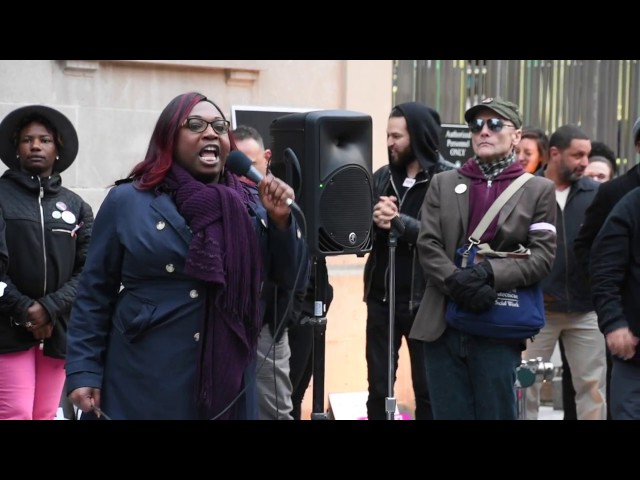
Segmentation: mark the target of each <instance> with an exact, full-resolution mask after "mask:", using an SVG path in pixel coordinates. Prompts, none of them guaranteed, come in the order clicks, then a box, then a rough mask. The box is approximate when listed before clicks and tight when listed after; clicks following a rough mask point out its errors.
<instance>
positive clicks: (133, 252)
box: [0, 92, 640, 420]
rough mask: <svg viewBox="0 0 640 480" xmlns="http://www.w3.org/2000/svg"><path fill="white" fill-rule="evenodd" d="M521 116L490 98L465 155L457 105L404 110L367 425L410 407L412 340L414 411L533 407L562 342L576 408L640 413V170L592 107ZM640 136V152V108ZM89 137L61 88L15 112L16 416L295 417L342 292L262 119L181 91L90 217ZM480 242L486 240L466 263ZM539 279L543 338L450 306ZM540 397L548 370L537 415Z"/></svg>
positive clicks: (384, 227) (475, 307)
mask: <svg viewBox="0 0 640 480" xmlns="http://www.w3.org/2000/svg"><path fill="white" fill-rule="evenodd" d="M522 119H523V116H522V113H521V111H520V109H519V107H518V105H516V104H515V103H512V102H511V101H509V100H507V99H503V98H499V97H495V98H487V99H484V100H483V101H481V102H479V103H477V104H475V105H472V106H471V107H470V108H468V109H467V110H466V111H465V113H464V120H465V122H466V123H467V125H468V127H469V130H470V133H471V145H472V148H473V156H472V157H471V158H469V159H468V160H467V161H466V162H465V163H464V164H463V165H461V166H460V167H456V165H454V164H452V163H450V162H448V161H447V160H445V159H444V158H443V156H442V155H441V153H440V146H439V139H440V136H441V119H440V114H439V112H437V111H436V110H435V109H434V108H432V107H430V106H427V105H424V104H422V103H420V102H405V103H400V104H398V105H395V106H394V107H393V108H392V109H391V111H390V113H389V116H388V119H387V129H386V136H387V149H388V162H387V163H386V164H385V165H383V166H382V167H380V168H378V169H376V170H375V172H372V189H373V198H374V202H373V204H372V205H371V238H372V244H371V245H372V246H371V250H370V252H368V256H367V260H366V264H365V266H364V272H363V273H364V275H363V287H364V288H363V290H364V295H363V297H362V299H363V301H364V302H365V303H366V312H367V315H366V331H365V332H364V343H365V357H366V366H367V382H368V397H367V401H366V410H367V418H368V419H369V420H385V419H389V418H393V413H394V412H393V411H391V410H390V407H394V405H392V404H390V403H389V400H390V399H389V393H390V392H392V391H393V388H394V383H395V373H396V372H397V369H398V362H399V352H400V347H401V345H402V342H403V341H404V342H406V345H407V347H408V353H409V360H410V367H411V380H412V388H413V394H414V397H415V419H416V420H432V419H436V420H440V419H464V420H475V419H477V420H487V419H494V420H495V419H502V420H515V419H517V418H521V416H520V415H519V412H518V408H519V405H518V402H517V392H516V386H515V385H516V375H517V369H518V368H519V367H520V365H521V362H522V361H523V359H525V360H526V359H537V358H542V359H543V360H544V361H549V360H550V359H551V356H552V354H553V352H554V350H555V348H556V346H558V347H559V348H560V351H561V354H562V362H563V364H562V374H563V405H564V408H565V419H593V420H604V419H640V400H638V399H640V396H636V395H635V393H636V391H638V392H639V393H640V350H638V348H637V347H638V343H639V341H640V340H639V339H640V321H638V318H639V317H638V314H639V312H640V301H639V300H638V296H637V291H638V288H640V274H639V272H638V265H639V264H640V250H639V249H638V247H637V245H640V218H639V217H638V215H639V214H638V212H640V189H638V188H636V187H638V186H640V173H639V172H640V170H638V166H637V165H636V166H635V167H633V168H632V169H630V170H629V171H628V172H626V173H625V174H624V175H620V176H616V172H617V159H616V155H615V153H614V152H613V151H612V150H611V148H610V147H609V146H607V145H605V144H604V143H602V142H598V141H595V140H594V139H592V138H591V136H590V135H589V134H588V133H587V132H585V131H584V130H582V129H581V128H580V127H579V126H577V125H570V124H567V125H562V126H560V127H558V128H557V129H555V131H553V132H551V134H550V135H548V134H547V133H546V132H545V131H544V130H543V129H542V128H540V127H539V126H525V125H523V120H522ZM632 136H633V141H634V144H635V146H636V150H637V151H638V153H640V119H638V121H636V122H635V124H634V125H633V127H632ZM78 148H79V138H78V134H77V132H76V129H75V127H74V125H73V124H72V122H71V121H70V120H69V119H68V118H67V117H66V116H65V115H63V114H62V113H61V112H59V111H58V110H55V109H53V108H51V107H47V106H43V105H28V106H25V107H21V108H18V109H15V110H14V111H12V112H10V113H9V114H8V115H7V116H6V117H5V118H4V119H3V120H2V121H1V122H0V158H1V159H2V162H3V163H4V164H5V165H6V166H7V167H8V169H7V170H6V171H5V173H4V174H3V175H2V177H1V178H0V280H1V283H0V320H2V321H1V322H0V419H25V420H28V419H34V420H37V419H53V418H55V417H56V415H57V412H58V408H59V406H60V404H61V401H62V402H63V403H64V402H65V401H68V402H70V404H72V405H73V407H72V408H71V412H72V417H73V418H82V419H180V420H192V419H193V420H195V419H261V420H300V419H301V418H302V414H301V413H302V402H303V398H304V395H305V392H306V391H307V390H308V387H309V385H310V382H311V380H312V377H313V374H314V361H313V360H314V359H313V348H314V345H313V343H314V335H315V334H316V333H317V332H316V330H315V328H316V326H317V320H318V318H319V317H323V316H326V313H327V311H328V309H329V306H330V305H331V302H332V298H333V289H332V286H331V283H330V278H329V273H328V271H327V267H326V262H325V261H324V259H323V258H318V257H316V256H314V255H312V254H311V253H310V251H309V248H308V246H307V244H306V241H305V239H304V237H303V235H302V234H301V228H300V226H299V224H300V219H299V218H297V217H296V212H295V211H294V210H292V207H291V205H292V201H293V200H295V192H294V190H293V188H292V187H291V186H290V185H288V184H287V183H286V182H285V181H284V180H283V179H280V178H278V177H276V176H274V175H273V174H272V173H271V172H270V168H269V165H270V158H271V151H270V149H269V148H268V146H266V145H265V142H264V139H263V138H262V136H261V134H260V133H259V132H258V131H257V130H256V128H254V127H253V126H251V125H238V126H236V127H235V129H231V123H230V121H229V120H228V119H227V118H226V116H225V114H224V112H223V110H222V109H221V108H220V107H219V106H218V105H217V104H216V103H215V102H214V101H213V100H211V99H210V98H207V97H206V96H205V95H203V94H201V93H199V92H186V93H183V94H180V95H178V96H176V97H175V98H173V99H172V100H171V101H170V102H169V103H168V104H167V105H166V106H165V107H164V109H163V110H162V112H161V113H160V115H159V117H158V119H157V122H156V124H155V127H154V129H153V132H152V134H151V137H150V139H149V143H148V147H147V151H146V154H145V155H144V157H142V158H141V159H140V161H139V163H137V164H135V165H133V166H132V167H131V169H130V173H129V174H128V175H127V176H126V177H124V178H119V179H112V185H111V186H110V188H109V189H108V192H107V195H106V198H105V199H104V201H103V202H102V204H101V206H100V209H99V211H98V212H97V214H96V215H95V218H94V214H93V211H92V208H91V207H90V206H89V204H88V203H87V202H86V201H85V200H84V199H83V198H82V197H81V196H79V195H78V194H76V193H74V192H72V191H71V190H69V189H67V188H65V187H63V186H62V177H61V174H62V172H64V171H65V170H66V169H67V168H68V167H69V166H71V164H72V163H73V162H74V160H75V159H76V156H77V153H78ZM232 152H238V153H232ZM232 155H236V158H238V157H237V155H241V156H242V157H241V158H246V160H247V162H248V163H249V164H250V165H252V167H253V169H255V171H257V172H259V176H258V177H256V176H255V175H249V174H247V175H245V174H244V173H246V172H244V171H243V172H238V171H237V169H236V168H232V165H230V164H229V162H228V159H229V158H231V156H232ZM512 184H513V185H512ZM500 200H502V202H500ZM477 231H481V232H482V233H480V234H479V235H478V237H479V238H474V236H473V233H474V232H477ZM468 242H471V244H469V245H468V247H467V249H466V254H468V253H469V251H471V247H473V246H479V247H482V248H483V249H484V250H481V251H482V252H484V254H481V255H480V256H479V260H477V261H476V262H475V263H473V262H472V264H470V265H468V266H467V265H460V263H459V258H460V257H459V252H460V247H462V246H464V245H466V244H467V243H468ZM392 252H393V255H391V253H392ZM465 258H466V257H465ZM391 259H393V260H394V261H395V264H393V265H390V260H391ZM391 267H393V268H391ZM391 275H393V278H391ZM390 285H391V286H393V291H390ZM528 287H536V288H538V287H539V289H540V290H541V292H542V294H541V296H540V298H539V300H538V301H539V307H540V308H541V309H543V311H544V316H545V324H544V326H543V327H542V328H541V329H540V330H539V332H538V333H536V334H535V336H517V335H515V336H514V335H511V336H509V337H508V338H507V337H505V338H503V337H501V336H496V335H495V334H493V333H491V332H489V331H488V330H487V331H486V332H484V331H479V332H478V331H473V332H470V331H467V330H465V329H463V328H461V327H459V326H456V325H455V324H454V323H452V321H451V318H450V315H451V314H450V309H449V308H448V307H449V306H451V305H453V304H455V305H456V306H458V307H459V308H460V309H462V310H463V311H467V312H470V313H473V314H477V315H484V316H488V317H489V318H491V317H492V316H493V317H495V316H497V315H498V314H497V313H494V312H495V311H496V310H494V309H495V307H496V305H498V302H499V300H498V299H499V298H500V295H501V294H503V293H505V292H508V293H510V294H511V295H514V294H515V292H518V291H519V290H521V289H525V288H528ZM318 292H322V298H318ZM391 301H393V302H394V303H393V304H391ZM318 305H321V308H320V312H319V309H318ZM390 316H391V317H392V318H393V320H394V324H393V325H394V328H393V330H392V331H390V321H391V319H390ZM390 362H393V364H391V365H390ZM539 404H540V384H539V383H536V384H534V385H533V386H532V387H531V388H528V389H527V390H526V402H525V408H526V415H525V416H526V418H528V419H535V418H537V415H538V409H539ZM74 409H75V410H74ZM76 412H77V413H76Z"/></svg>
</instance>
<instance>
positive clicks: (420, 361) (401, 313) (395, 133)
mask: <svg viewBox="0 0 640 480" xmlns="http://www.w3.org/2000/svg"><path fill="white" fill-rule="evenodd" d="M439 136H440V115H439V114H438V113H437V112H436V111H435V110H433V109H432V108H429V107H427V106H426V105H422V104H420V103H417V102H408V103H402V104H400V105H397V106H395V107H394V108H393V109H392V110H391V114H390V115H389V120H388V125H387V148H388V151H389V164H388V165H384V166H382V167H381V168H379V169H378V170H377V171H376V172H375V173H374V175H373V188H374V198H377V199H378V200H377V203H376V205H375V206H374V209H373V224H374V225H373V248H372V250H371V253H370V254H369V257H368V258H367V262H366V265H365V272H364V301H365V302H366V303H367V331H366V357H367V379H368V382H369V396H368V399H367V417H368V419H369V420H384V419H386V418H387V417H388V414H389V413H392V412H386V407H385V397H387V394H388V393H389V296H390V293H391V292H389V278H388V276H389V233H390V230H391V228H392V221H393V222H397V221H398V220H399V221H400V222H401V223H402V225H403V226H404V231H403V232H400V231H395V230H396V229H395V228H394V234H395V236H396V237H397V246H396V249H395V287H396V288H395V292H394V293H395V316H394V331H393V348H394V365H393V367H394V372H396V371H397V368H398V357H399V350H400V345H401V342H402V338H403V337H404V338H405V339H406V341H407V346H408V349H409V357H410V360H411V379H412V383H413V391H414V394H415V407H416V408H415V418H416V420H429V419H432V418H433V415H432V413H431V403H430V400H429V390H428V388H427V376H426V370H425V361H424V352H423V350H422V345H421V344H420V342H416V341H415V340H411V339H409V338H408V335H409V331H410V330H411V326H412V325H413V319H414V317H415V314H416V311H417V308H418V305H419V304H420V299H421V298H422V294H423V292H424V288H425V280H424V273H423V272H422V268H421V267H420V264H419V263H418V258H417V251H416V248H415V245H416V240H417V238H418V231H419V229H420V220H419V213H420V206H421V205H422V201H423V199H424V196H425V194H426V193H427V187H428V186H429V182H430V180H431V178H432V177H433V175H435V174H436V173H438V172H440V171H443V170H449V169H452V168H455V166H454V165H453V164H451V163H449V162H447V161H446V160H445V159H444V158H442V157H441V156H440V154H439V153H438V141H439ZM395 217H398V220H394V218H395ZM394 378H395V373H394Z"/></svg>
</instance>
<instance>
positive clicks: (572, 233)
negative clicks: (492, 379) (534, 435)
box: [526, 125, 606, 420]
mask: <svg viewBox="0 0 640 480" xmlns="http://www.w3.org/2000/svg"><path fill="white" fill-rule="evenodd" d="M590 151H591V140H590V138H589V136H588V135H587V134H586V133H585V132H584V131H583V130H582V129H580V128H579V127H577V126H575V125H564V126H562V127H560V128H558V129H557V130H556V131H555V132H554V133H553V134H552V135H551V138H550V139H549V163H548V164H547V166H546V168H545V169H544V171H543V172H542V173H541V174H542V175H543V176H545V177H546V178H548V179H550V180H552V181H553V182H554V183H555V189H556V211H557V215H556V228H557V232H558V237H557V238H558V244H557V250H556V256H555V259H554V262H553V267H552V270H551V273H550V274H549V276H548V277H546V278H545V279H544V280H543V281H542V286H543V289H544V294H545V298H544V300H545V314H546V324H545V326H544V328H543V329H542V330H541V331H540V333H539V334H538V335H537V336H536V337H535V341H529V342H528V344H527V351H526V356H527V357H528V358H530V359H531V358H537V357H542V359H543V360H544V361H549V360H550V359H551V355H552V354H553V350H554V348H555V346H556V343H557V341H558V339H560V338H561V339H562V341H563V344H564V349H565V353H566V356H567V360H568V362H569V365H570V367H571V372H572V377H573V385H574V388H575V391H576V410H577V415H578V419H579V420H604V419H605V418H606V400H605V390H606V388H605V373H606V356H605V343H604V338H603V337H602V334H601V333H600V331H599V330H598V320H597V318H596V313H595V311H594V308H593V302H592V301H591V290H590V288H589V283H588V282H587V279H586V278H585V276H584V275H582V274H581V273H580V270H579V268H578V265H577V263H578V262H577V261H576V257H575V255H574V253H573V242H574V241H575V239H576V237H577V235H578V230H579V229H580V226H581V225H582V222H583V220H584V215H585V211H586V210H587V207H588V206H589V205H590V204H591V202H592V201H593V198H594V197H595V195H596V192H597V189H598V186H599V184H598V183H597V182H595V181H594V180H592V179H591V178H590V177H587V176H586V175H584V171H585V169H586V167H587V165H588V164H589V152H590ZM539 395H540V384H539V383H538V384H535V385H534V386H532V387H530V388H527V419H530V420H534V419H536V418H537V417H538V407H539V401H540V396H539Z"/></svg>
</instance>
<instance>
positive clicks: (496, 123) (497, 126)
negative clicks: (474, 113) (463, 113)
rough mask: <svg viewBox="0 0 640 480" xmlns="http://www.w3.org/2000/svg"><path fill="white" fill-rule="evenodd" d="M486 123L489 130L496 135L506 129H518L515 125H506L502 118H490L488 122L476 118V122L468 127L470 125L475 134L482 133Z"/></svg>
mask: <svg viewBox="0 0 640 480" xmlns="http://www.w3.org/2000/svg"><path fill="white" fill-rule="evenodd" d="M485 122H486V124H487V127H488V128H489V130H491V131H492V132H495V133H498V132H501V131H502V129H503V128H504V127H513V128H516V126H515V125H511V124H510V123H504V121H503V120H502V119H500V118H490V119H488V120H483V119H481V118H476V119H475V120H472V121H471V122H469V123H468V124H467V125H469V130H471V131H472V132H473V133H478V132H481V131H482V127H484V124H485Z"/></svg>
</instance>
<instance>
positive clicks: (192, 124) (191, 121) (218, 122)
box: [182, 117, 231, 135]
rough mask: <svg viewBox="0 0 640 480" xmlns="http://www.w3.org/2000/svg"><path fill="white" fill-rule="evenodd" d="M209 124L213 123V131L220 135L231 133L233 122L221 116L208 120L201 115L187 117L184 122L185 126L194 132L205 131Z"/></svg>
mask: <svg viewBox="0 0 640 480" xmlns="http://www.w3.org/2000/svg"><path fill="white" fill-rule="evenodd" d="M208 125H211V128H213V131H214V132H216V133H217V134H218V135H224V134H225V133H229V127H230V126H231V122H229V120H223V119H221V118H216V119H215V120H214V121H213V122H207V121H206V120H205V119H203V118H200V117H187V118H186V119H185V121H184V123H183V124H182V126H183V127H186V128H188V129H189V130H191V131H192V132H193V133H202V132H204V131H205V130H206V129H207V126H208Z"/></svg>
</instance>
